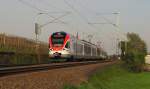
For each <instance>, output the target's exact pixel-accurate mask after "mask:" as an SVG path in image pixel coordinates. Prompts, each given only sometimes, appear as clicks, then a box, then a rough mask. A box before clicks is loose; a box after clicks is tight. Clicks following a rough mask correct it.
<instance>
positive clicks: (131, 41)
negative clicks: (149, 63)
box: [120, 33, 147, 72]
mask: <svg viewBox="0 0 150 89" xmlns="http://www.w3.org/2000/svg"><path fill="white" fill-rule="evenodd" d="M127 38H128V41H127V42H125V41H122V42H120V44H121V46H120V48H121V50H122V54H121V55H122V59H123V61H125V63H126V64H127V65H128V67H129V68H130V69H131V70H133V71H136V72H140V71H142V69H143V65H144V64H145V56H146V54H147V47H146V43H145V42H144V41H143V40H142V39H141V38H140V37H139V35H138V34H135V33H128V34H127ZM125 44H126V45H127V46H126V45H125ZM123 52H125V54H124V53H123Z"/></svg>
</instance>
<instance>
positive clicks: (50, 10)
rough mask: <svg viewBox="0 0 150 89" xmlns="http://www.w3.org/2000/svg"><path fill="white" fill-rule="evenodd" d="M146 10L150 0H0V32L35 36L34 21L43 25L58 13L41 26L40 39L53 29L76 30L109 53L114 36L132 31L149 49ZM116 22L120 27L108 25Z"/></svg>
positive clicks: (149, 14)
mask: <svg viewBox="0 0 150 89" xmlns="http://www.w3.org/2000/svg"><path fill="white" fill-rule="evenodd" d="M149 10H150V0H0V33H6V34H8V35H17V36H23V37H27V38H30V39H35V33H34V23H35V22H36V23H39V24H41V25H43V24H45V23H47V22H49V21H52V20H53V19H54V18H59V17H61V16H62V18H60V19H59V20H56V21H55V22H53V23H50V24H48V25H45V26H43V27H42V29H41V30H42V31H41V35H40V36H39V39H40V40H41V41H45V42H48V37H49V35H50V34H51V33H53V32H55V31H66V32H68V33H70V34H73V35H75V34H76V32H79V37H80V38H81V39H85V40H88V35H93V38H92V42H93V43H96V42H97V41H100V42H101V46H102V47H103V48H104V49H105V50H106V51H107V52H108V53H110V54H111V53H115V52H116V42H117V40H116V39H117V38H119V40H121V39H124V34H125V33H126V32H135V33H138V34H139V35H140V36H141V38H142V39H143V40H145V42H146V43H147V46H148V50H149V52H150V40H149V38H150V35H149V34H150V29H149V28H150V25H149V24H150V12H149ZM38 13H44V14H41V15H38ZM113 13H120V14H119V15H117V14H113ZM52 17H54V18H52ZM117 17H118V18H119V20H117ZM117 21H119V22H118V23H119V25H118V26H119V28H120V29H118V28H116V27H115V26H114V25H112V24H115V23H116V22H117ZM102 23H105V24H102ZM110 23H111V24H110Z"/></svg>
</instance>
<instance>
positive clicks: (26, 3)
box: [18, 0, 64, 23]
mask: <svg viewBox="0 0 150 89" xmlns="http://www.w3.org/2000/svg"><path fill="white" fill-rule="evenodd" d="M18 1H19V2H21V3H23V4H24V5H26V6H29V7H31V8H33V9H35V10H37V11H39V12H42V13H47V15H48V16H49V17H51V18H53V19H56V17H54V16H51V15H49V12H47V11H44V10H41V9H39V8H38V7H36V6H34V5H32V4H30V3H28V2H27V1H23V0H18ZM58 21H60V22H62V23H64V22H63V21H62V20H60V19H58Z"/></svg>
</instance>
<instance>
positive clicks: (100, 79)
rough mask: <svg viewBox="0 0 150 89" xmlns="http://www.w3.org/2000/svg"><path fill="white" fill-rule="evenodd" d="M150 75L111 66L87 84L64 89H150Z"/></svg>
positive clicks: (98, 73)
mask: <svg viewBox="0 0 150 89" xmlns="http://www.w3.org/2000/svg"><path fill="white" fill-rule="evenodd" d="M149 84H150V73H148V72H142V73H134V72H129V71H128V70H126V69H124V68H122V67H121V66H120V65H113V66H109V67H107V68H105V69H103V70H100V71H97V72H96V73H95V74H93V75H92V76H91V77H90V78H89V80H88V82H87V83H82V84H81V85H80V86H78V87H74V86H73V88H72V87H71V86H70V85H68V86H67V87H66V86H65V88H64V89H150V85H149Z"/></svg>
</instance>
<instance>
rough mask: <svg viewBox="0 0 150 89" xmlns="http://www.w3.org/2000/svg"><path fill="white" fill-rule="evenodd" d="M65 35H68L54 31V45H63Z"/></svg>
mask: <svg viewBox="0 0 150 89" xmlns="http://www.w3.org/2000/svg"><path fill="white" fill-rule="evenodd" d="M65 37H66V34H65V33H54V34H53V35H52V39H51V40H52V45H53V47H61V46H63V44H64V40H65Z"/></svg>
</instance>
